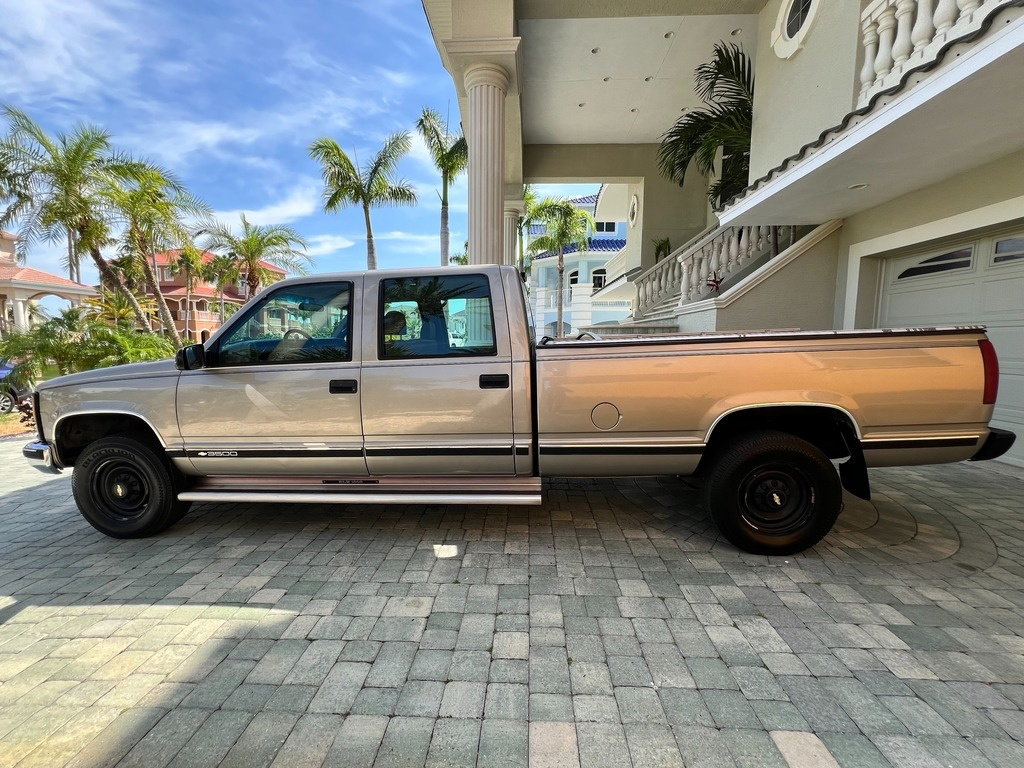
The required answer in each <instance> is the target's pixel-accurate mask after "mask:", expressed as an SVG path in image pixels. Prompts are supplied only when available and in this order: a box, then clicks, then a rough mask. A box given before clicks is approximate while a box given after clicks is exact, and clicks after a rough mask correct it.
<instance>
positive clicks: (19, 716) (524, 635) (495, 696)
mask: <svg viewBox="0 0 1024 768" xmlns="http://www.w3.org/2000/svg"><path fill="white" fill-rule="evenodd" d="M24 442H25V438H12V439H3V440H0V564H2V565H0V621H2V625H0V768H2V767H3V766H15V765H17V766H60V765H69V766H88V767H90V768H92V767H93V766H113V765H119V766H145V767H146V768H154V767H159V766H175V768H177V767H178V766H206V765H227V766H244V767H245V768H252V767H253V766H269V765H273V766H287V767H288V768H292V767H296V768H298V767H301V766H371V765H372V766H396V767H397V766H423V765H426V766H473V765H477V766H484V767H487V768H490V767H492V766H493V767H495V768H497V767H499V766H500V767H502V768H504V767H505V766H517V765H527V764H529V765H531V766H538V767H543V768H548V767H551V768H560V767H561V766H573V767H576V766H616V767H618V766H622V767H623V768H628V767H629V766H633V767H635V768H647V766H684V765H685V766H707V767H709V768H710V767H715V768H717V767H718V766H723V767H724V766H734V765H735V766H745V767H749V768H753V767H754V766H763V767H765V768H768V767H773V766H778V767H779V768H785V767H787V766H788V767H789V768H819V767H821V768H829V767H834V766H863V767H865V768H868V767H872V768H873V767H875V766H890V765H892V766H914V767H915V768H935V767H937V766H957V767H958V768H960V767H964V768H969V767H974V766H977V767H978V768H981V767H982V766H984V767H985V768H993V767H997V768H1020V766H1022V765H1024V746H1022V744H1021V741H1022V739H1024V613H1022V607H1024V562H1022V560H1024V523H1022V512H1024V472H1021V471H1017V470H1012V469H1007V468H1000V467H997V466H996V465H991V464H989V465H966V464H965V465H955V466H945V467H928V468H916V469H894V470H876V471H873V473H872V482H873V484H874V488H875V494H876V498H875V500H874V502H873V503H871V504H868V503H864V502H860V501H858V500H856V499H848V500H847V510H846V512H844V514H843V516H842V518H841V521H840V524H839V526H838V527H837V529H836V531H835V532H834V533H833V534H832V535H830V536H829V537H828V539H826V541H825V542H823V543H822V544H821V545H820V546H818V547H817V548H815V549H814V550H812V551H809V552H807V553H804V554H802V555H800V556H795V557H787V558H766V557H755V556H749V555H743V554H740V553H738V552H737V551H736V550H735V549H734V548H732V547H731V546H730V545H728V544H727V543H724V542H721V541H719V540H718V539H717V537H716V535H715V532H714V529H713V528H711V527H710V524H709V521H708V520H707V518H706V516H705V515H704V513H703V511H702V510H701V509H700V507H699V503H698V501H697V494H696V493H695V490H694V486H692V485H690V484H688V483H687V482H684V481H680V480H677V479H672V478H656V479H640V480H624V481H596V480H595V481H592V480H571V481H570V480H558V481H553V482H551V483H549V484H548V487H547V489H546V491H547V496H546V499H547V500H546V503H545V504H544V505H543V506H541V507H536V508H529V507H509V508H505V507H488V508H467V507H456V506H453V507H423V506H392V507H358V506H349V507H335V508H319V507H310V506H298V505H295V506H278V507H270V506H263V507H260V506H247V505H239V504H221V505H201V506H197V507H196V508H195V509H194V510H193V512H192V513H191V514H189V515H188V516H187V517H186V518H185V519H184V520H183V521H182V522H181V523H179V524H178V525H177V526H175V527H174V528H173V529H171V530H169V531H167V532H166V533H165V534H163V535H161V536H159V537H157V538H153V539H147V540H142V541H117V540H114V539H108V538H106V537H104V536H102V535H100V534H98V533H96V532H94V531H93V529H92V528H90V527H89V526H88V525H87V524H86V523H85V521H84V520H83V519H82V518H81V517H80V515H79V514H78V512H77V511H76V509H75V507H74V504H73V502H72V500H71V493H70V482H69V477H68V476H62V477H57V478H54V477H49V476H46V475H42V474H40V473H38V472H36V471H35V470H33V469H31V468H29V467H28V466H27V464H26V463H25V462H24V461H23V460H22V459H21V456H20V448H21V445H22V443H24Z"/></svg>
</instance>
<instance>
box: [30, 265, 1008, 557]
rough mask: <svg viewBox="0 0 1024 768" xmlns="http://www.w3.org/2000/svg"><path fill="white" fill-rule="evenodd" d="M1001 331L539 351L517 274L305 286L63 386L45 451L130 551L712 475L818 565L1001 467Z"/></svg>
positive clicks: (371, 276) (358, 277)
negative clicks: (871, 527) (250, 516)
mask: <svg viewBox="0 0 1024 768" xmlns="http://www.w3.org/2000/svg"><path fill="white" fill-rule="evenodd" d="M998 377H999V374H998V365H997V361H996V355H995V352H994V350H993V348H992V345H991V343H990V342H989V340H988V339H987V338H986V336H985V333H984V329H983V328H981V327H970V328H928V329H902V330H855V331H807V332H803V331H780V332H751V333H711V334H698V335H676V336H660V337H636V338H615V339H607V340H602V339H596V338H592V337H587V336H586V335H584V336H583V337H582V338H578V339H547V338H545V339H542V340H541V341H540V342H535V335H534V330H533V327H532V323H531V318H530V314H529V311H528V309H527V303H526V300H525V294H524V289H523V284H522V280H521V278H520V275H519V274H518V273H517V271H516V270H515V269H514V268H511V267H499V266H470V267H449V268H443V269H439V270H429V269H425V270H410V269H404V270H391V271H377V272H361V273H353V274H334V275H320V276H315V277H306V278H294V279H290V280H285V281H282V282H279V283H275V284H273V285H271V286H270V287H268V288H266V289H264V290H263V291H262V292H261V293H259V294H258V295H257V296H255V297H254V298H253V299H252V300H250V302H249V303H248V304H247V305H245V306H244V307H243V308H241V309H240V310H239V311H238V312H237V313H236V314H235V315H234V316H233V317H232V318H231V319H229V320H228V321H227V323H225V325H224V326H223V327H222V328H221V329H219V330H218V331H217V332H216V333H215V334H214V335H213V336H212V337H211V338H210V339H209V340H208V341H207V342H206V343H205V344H195V345H191V346H188V347H185V348H183V349H182V350H180V351H179V352H178V355H177V358H176V360H166V361H159V362H152V363H140V364H134V365H127V366H120V367H115V368H107V369H102V370H95V371H90V372H86V373H78V374H73V375H70V376H63V377H60V378H57V379H53V380H51V381H48V382H46V383H44V384H42V385H40V386H39V388H38V391H37V392H35V394H34V398H35V412H36V414H37V424H38V439H37V440H36V441H34V442H32V443H30V444H29V445H27V446H26V447H25V449H24V454H25V455H26V456H27V457H28V458H30V459H32V460H34V461H36V462H38V463H39V464H40V465H41V467H43V468H46V469H49V470H60V469H61V468H66V467H74V474H73V477H72V488H73V492H74V497H75V501H76V502H77V504H78V507H79V509H80V510H81V512H82V514H83V515H84V516H85V518H86V520H88V521H89V523H91V524H92V525H93V526H94V527H95V528H97V529H98V530H100V531H102V532H103V533H105V534H108V535H110V536H114V537H123V538H128V537H139V536H147V535H152V534H155V533H158V532H160V531H162V530H163V529H165V528H167V527H168V526H169V525H172V524H173V523H175V522H176V521H177V520H179V519H180V518H181V517H182V516H183V515H184V514H185V513H186V511H187V510H188V508H189V505H190V504H192V503H193V502H222V501H231V502H278V503H283V502H306V503H327V502H340V503H358V504H370V503H410V504H535V503H540V501H541V489H542V480H541V479H542V478H543V477H546V476H588V477H594V476H602V477H610V476H631V475H663V474H673V475H692V474H696V475H699V476H701V477H702V478H703V492H704V501H705V504H706V506H707V509H708V511H709V512H710V514H711V516H712V517H713V519H714V520H715V522H716V523H717V525H718V527H719V529H720V530H721V532H722V533H723V535H724V536H726V537H727V538H728V539H729V540H730V541H732V542H733V543H734V544H735V545H736V546H738V547H740V548H741V549H744V550H747V551H750V552H758V553H771V554H785V553H792V552H797V551H800V550H802V549H805V548H807V547H809V546H812V545H813V544H815V543H816V542H817V541H819V540H820V539H821V538H822V537H823V536H824V535H825V534H826V533H828V531H829V530H830V529H831V528H832V526H833V524H834V523H835V521H836V518H837V516H838V515H839V513H840V511H841V510H842V506H843V487H844V486H845V488H846V489H847V490H848V491H849V492H851V493H853V494H856V495H857V496H860V497H863V498H868V497H869V494H870V491H869V484H868V473H867V468H868V467H883V466H893V465H906V464H932V463H940V462H953V461H961V460H965V459H990V458H993V457H996V456H999V455H1001V454H1002V453H1004V452H1005V451H1006V450H1008V449H1009V447H1010V445H1011V444H1012V442H1013V439H1014V435H1013V434H1012V433H1010V432H1006V431H1003V430H998V429H990V428H989V426H988V421H989V419H990V417H991V415H992V409H993V404H994V402H995V398H996V388H997V382H998Z"/></svg>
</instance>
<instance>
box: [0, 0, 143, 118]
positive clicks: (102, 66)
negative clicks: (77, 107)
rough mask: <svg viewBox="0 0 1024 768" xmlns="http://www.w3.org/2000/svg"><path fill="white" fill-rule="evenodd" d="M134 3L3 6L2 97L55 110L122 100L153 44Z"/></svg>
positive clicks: (73, 0) (106, 0)
mask: <svg viewBox="0 0 1024 768" xmlns="http://www.w3.org/2000/svg"><path fill="white" fill-rule="evenodd" d="M148 15H149V13H148V11H147V7H146V6H145V5H143V4H141V3H136V2H134V1H133V0H31V2H25V0H0V18H2V19H3V25H2V26H3V34H0V61H3V66H2V67H0V93H3V94H4V98H5V100H7V99H10V100H14V101H34V100H37V99H41V100H45V101H46V102H48V103H54V102H57V101H61V100H66V101H70V102H72V103H83V102H86V103H87V102H91V101H93V100H96V99H98V98H100V97H102V98H108V99H109V98H114V99H117V98H119V97H120V96H123V95H125V93H126V91H130V89H131V85H130V84H131V81H132V78H133V76H134V74H135V73H136V72H137V70H138V68H139V66H140V61H141V59H142V57H143V55H144V53H145V52H146V50H147V49H148V46H149V45H151V44H152V38H151V36H150V35H149V34H148V32H147V30H148V29H149V27H150V22H149V19H147V18H146V17H147V16H148Z"/></svg>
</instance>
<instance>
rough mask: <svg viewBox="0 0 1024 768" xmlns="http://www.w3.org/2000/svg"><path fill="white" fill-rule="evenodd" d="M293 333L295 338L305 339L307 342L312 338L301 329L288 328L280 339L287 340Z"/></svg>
mask: <svg viewBox="0 0 1024 768" xmlns="http://www.w3.org/2000/svg"><path fill="white" fill-rule="evenodd" d="M293 333H294V334H295V335H296V336H300V337H302V338H303V339H307V340H308V339H312V338H313V337H312V336H310V335H309V334H308V333H306V332H305V331H304V330H302V329H301V328H289V329H288V330H287V331H285V332H284V336H283V337H282V338H285V339H287V338H288V337H289V336H290V335H291V334H293Z"/></svg>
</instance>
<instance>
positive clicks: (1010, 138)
mask: <svg viewBox="0 0 1024 768" xmlns="http://www.w3.org/2000/svg"><path fill="white" fill-rule="evenodd" d="M857 34H858V35H859V40H860V50H861V58H862V66H861V68H860V70H859V73H858V74H857V76H856V80H857V82H855V83H852V84H851V86H852V87H851V92H852V94H853V95H852V101H853V102H855V104H856V107H855V109H854V110H853V111H852V112H850V113H849V114H847V115H846V116H845V117H844V118H843V119H842V120H841V121H840V122H839V124H838V125H836V126H834V127H831V128H830V127H829V126H827V125H823V126H822V129H823V131H822V133H821V136H820V137H819V138H818V139H817V140H816V141H814V142H812V143H811V144H808V145H806V146H805V147H803V148H802V149H801V150H800V151H799V152H798V153H796V154H795V155H794V156H792V157H790V158H787V159H786V160H784V161H783V162H782V163H781V164H780V165H779V166H777V167H776V168H774V169H773V170H771V171H769V173H768V174H766V175H765V176H764V177H762V178H761V179H757V180H755V181H754V182H753V184H752V185H751V186H750V187H749V188H748V189H747V190H746V191H745V192H744V193H743V194H742V195H741V196H740V197H738V198H736V199H734V200H733V201H731V202H730V203H729V205H728V206H727V207H726V208H725V210H724V211H722V213H721V216H720V217H719V219H720V221H721V223H723V224H764V223H766V222H771V221H790V222H793V223H797V224H814V223H818V222H822V221H827V220H831V219H843V218H846V217H848V216H851V215H853V214H855V213H858V212H860V211H863V210H866V209H869V208H873V207H875V206H879V205H883V204H885V203H887V202H889V201H890V200H893V199H895V198H897V197H900V196H902V195H905V194H908V193H910V192H913V191H915V190H918V189H921V188H923V187H926V186H929V185H932V184H936V183H938V182H941V181H944V180H946V179H949V178H952V177H955V176H957V175H958V174H961V173H964V172H966V171H969V170H970V169H972V168H976V167H979V166H981V165H984V164H985V163H989V162H994V161H997V160H999V159H1000V158H1003V157H1005V156H1007V155H1009V154H1011V153H1013V152H1016V151H1019V150H1021V149H1024V132H1021V130H1020V127H1019V126H1020V125H1021V124H1024V100H1021V99H1018V98H1015V97H1014V96H1013V94H1015V93H1016V92H1017V91H1018V90H1019V88H1020V73H1021V72H1024V7H1022V6H1021V4H1020V3H1019V2H1017V0H874V2H871V3H869V4H868V5H867V6H866V7H865V8H864V11H863V14H862V17H861V28H860V30H858V32H857Z"/></svg>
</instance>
